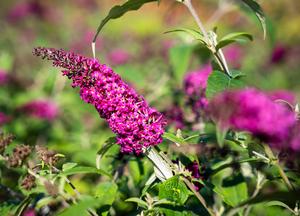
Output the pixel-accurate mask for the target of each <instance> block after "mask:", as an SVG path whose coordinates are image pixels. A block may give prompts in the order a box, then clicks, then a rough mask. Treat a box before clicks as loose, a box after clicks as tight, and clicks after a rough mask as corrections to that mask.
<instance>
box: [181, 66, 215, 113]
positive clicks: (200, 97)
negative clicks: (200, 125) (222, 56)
mask: <svg viewBox="0 0 300 216" xmlns="http://www.w3.org/2000/svg"><path fill="white" fill-rule="evenodd" d="M211 72H212V67H211V65H210V64H207V65H205V66H204V67H203V68H202V69H201V70H199V71H194V72H190V73H188V74H187V75H186V76H185V79H184V92H185V94H186V95H187V97H188V104H190V105H192V110H193V112H194V113H196V114H198V112H199V110H201V109H204V108H206V106H207V104H208V100H207V98H206V96H205V90H206V85H207V79H208V76H209V75H210V74H211Z"/></svg>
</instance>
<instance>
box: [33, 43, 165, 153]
mask: <svg viewBox="0 0 300 216" xmlns="http://www.w3.org/2000/svg"><path fill="white" fill-rule="evenodd" d="M34 54H35V55H37V56H41V57H42V58H43V59H45V58H46V59H48V60H52V61H53V65H54V66H59V67H62V68H65V69H66V70H64V71H63V75H64V76H67V77H68V78H69V79H72V81H73V83H72V87H79V88H80V96H81V98H82V100H84V101H85V102H86V103H90V104H92V105H94V106H95V108H96V109H97V111H98V112H99V114H100V116H101V117H102V118H104V119H106V121H107V122H108V125H109V127H110V128H111V129H112V131H113V132H114V133H115V134H116V135H117V143H118V144H119V145H121V152H123V153H135V154H137V155H139V154H141V153H142V152H143V150H144V148H147V147H150V146H153V145H157V144H159V143H161V142H162V134H163V133H164V126H165V124H166V122H165V120H164V117H163V115H162V114H161V113H159V112H158V111H156V109H154V108H151V107H149V105H148V103H147V102H146V101H145V99H144V98H143V97H142V96H139V95H138V94H137V93H136V92H135V90H134V89H133V88H131V87H130V86H129V85H128V84H126V83H125V82H124V81H123V80H122V79H121V77H120V76H119V75H118V74H116V73H115V72H114V71H113V70H112V69H111V68H109V67H108V66H106V65H104V64H100V63H99V62H98V61H97V60H96V59H93V58H86V57H83V56H80V55H76V54H74V53H70V52H65V51H63V50H57V49H52V48H49V49H47V48H36V49H35V50H34Z"/></svg>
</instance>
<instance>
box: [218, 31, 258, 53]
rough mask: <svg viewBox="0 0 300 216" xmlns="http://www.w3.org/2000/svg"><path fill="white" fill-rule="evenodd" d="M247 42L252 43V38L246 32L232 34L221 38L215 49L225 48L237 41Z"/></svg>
mask: <svg viewBox="0 0 300 216" xmlns="http://www.w3.org/2000/svg"><path fill="white" fill-rule="evenodd" d="M245 39H246V40H249V41H252V40H253V37H252V35H251V34H249V33H247V32H234V33H230V34H228V35H226V36H224V37H223V38H221V40H220V41H219V42H218V44H217V46H216V49H217V50H218V49H221V48H222V47H225V46H227V45H228V44H231V43H234V42H238V41H244V40H245Z"/></svg>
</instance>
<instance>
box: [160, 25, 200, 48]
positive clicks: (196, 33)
mask: <svg viewBox="0 0 300 216" xmlns="http://www.w3.org/2000/svg"><path fill="white" fill-rule="evenodd" d="M176 32H182V33H186V34H188V35H190V36H192V37H193V38H194V39H196V40H199V41H200V43H202V44H204V45H205V44H206V43H205V39H204V36H203V34H202V33H201V32H199V31H197V30H195V29H189V28H180V29H174V30H170V31H166V32H164V33H165V34H167V33H176Z"/></svg>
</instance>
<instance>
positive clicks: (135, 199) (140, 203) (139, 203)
mask: <svg viewBox="0 0 300 216" xmlns="http://www.w3.org/2000/svg"><path fill="white" fill-rule="evenodd" d="M125 201H126V202H134V203H136V204H138V206H140V207H142V208H144V209H147V208H148V204H147V203H146V202H145V201H144V200H141V199H140V198H138V197H131V198H129V199H127V200H125Z"/></svg>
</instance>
